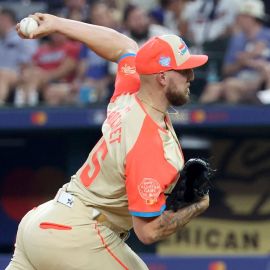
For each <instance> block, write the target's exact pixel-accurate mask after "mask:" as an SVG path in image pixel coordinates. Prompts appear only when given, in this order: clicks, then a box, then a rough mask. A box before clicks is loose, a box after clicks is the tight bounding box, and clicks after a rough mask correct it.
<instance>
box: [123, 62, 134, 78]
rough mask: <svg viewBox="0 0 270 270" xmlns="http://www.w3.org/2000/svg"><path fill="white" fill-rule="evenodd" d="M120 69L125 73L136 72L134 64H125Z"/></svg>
mask: <svg viewBox="0 0 270 270" xmlns="http://www.w3.org/2000/svg"><path fill="white" fill-rule="evenodd" d="M121 71H122V72H123V73H124V74H126V75H130V74H135V73H136V68H135V67H134V66H133V67H132V66H129V65H127V64H125V65H124V66H122V67H121Z"/></svg>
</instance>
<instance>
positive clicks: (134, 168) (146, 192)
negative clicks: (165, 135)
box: [126, 116, 178, 217]
mask: <svg viewBox="0 0 270 270" xmlns="http://www.w3.org/2000/svg"><path fill="white" fill-rule="evenodd" d="M159 132H164V131H160V129H159V128H158V127H157V125H156V124H154V123H153V121H152V120H151V119H150V118H149V116H146V118H145V120H144V123H143V126H142V129H141V131H140V134H139V136H138V138H137V141H136V143H135V144H134V146H133V148H132V149H131V150H130V152H129V153H128V154H127V157H126V191H127V196H128V208H129V211H130V213H131V215H133V216H140V217H154V216H159V215H160V214H161V213H162V212H163V211H164V210H165V195H164V191H165V190H166V189H167V187H168V186H169V185H170V184H171V183H172V182H174V181H175V178H176V176H177V174H178V172H177V170H176V168H174V167H173V166H172V165H171V164H170V163H168V162H167V160H166V159H165V156H164V150H163V142H162V139H161V136H160V134H159Z"/></svg>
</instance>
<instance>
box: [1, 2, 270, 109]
mask: <svg viewBox="0 0 270 270" xmlns="http://www.w3.org/2000/svg"><path fill="white" fill-rule="evenodd" d="M268 2H269V1H264V2H263V1H262V0H147V1H144V0H136V1H135V0H133V1H132V0H130V1H128V0H99V1H98V0H51V1H50V0H48V1H42V5H40V2H39V1H30V0H28V1H26V0H20V1H16V0H9V1H0V107H3V106H7V105H8V106H9V105H13V106H16V107H22V106H37V105H43V104H46V105H49V106H59V105H72V106H74V105H76V106H77V105H79V106H80V105H84V106H85V105H86V106H87V105H90V104H103V103H107V102H108V100H109V98H110V96H111V94H112V91H113V87H114V85H113V83H114V77H115V72H116V64H114V63H109V62H106V61H105V60H104V59H102V58H100V57H99V56H98V55H96V54H95V53H94V52H93V51H91V50H90V49H89V48H88V47H86V46H85V45H84V44H81V43H78V42H76V41H74V40H68V39H67V38H66V37H65V36H63V35H61V34H59V33H54V34H52V35H50V36H49V37H47V38H44V39H42V40H23V39H21V38H20V37H18V35H17V33H16V31H15V25H16V24H17V22H18V21H19V20H20V19H22V17H23V16H25V15H28V14H29V13H31V12H32V11H33V7H35V6H36V7H38V10H36V11H40V12H49V13H52V14H55V15H57V16H61V17H65V18H70V19H74V20H78V21H83V22H88V23H93V24H97V25H102V26H107V27H110V28H113V29H116V30H118V31H121V32H123V33H125V34H126V35H128V36H130V37H132V38H133V39H134V40H136V41H137V42H138V44H139V46H140V45H141V44H143V43H144V42H145V41H146V40H147V39H148V38H149V37H152V36H156V35H162V34H167V33H174V34H177V35H180V36H181V37H182V38H183V39H184V40H185V41H186V43H187V45H188V46H189V47H190V50H191V51H192V52H193V53H205V54H208V55H209V62H208V64H207V65H206V66H205V67H204V68H201V69H198V71H196V73H195V76H196V79H195V81H194V82H193V85H192V89H191V93H192V100H191V101H192V102H197V103H217V102H218V103H234V104H239V103H245V104H247V103H248V104H254V103H255V104H257V103H259V102H260V100H259V99H258V92H261V91H267V89H270V28H269V25H270V19H269V16H268V15H267V14H268V13H269V12H268V10H269V3H268ZM20 6H22V7H23V8H20ZM27 7H29V8H28V9H27ZM22 10H24V13H25V14H22ZM28 11H29V13H27V12H28ZM78 31H79V29H78Z"/></svg>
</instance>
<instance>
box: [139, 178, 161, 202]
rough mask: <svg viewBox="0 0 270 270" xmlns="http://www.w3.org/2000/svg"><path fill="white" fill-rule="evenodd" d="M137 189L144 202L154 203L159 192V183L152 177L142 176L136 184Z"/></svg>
mask: <svg viewBox="0 0 270 270" xmlns="http://www.w3.org/2000/svg"><path fill="white" fill-rule="evenodd" d="M138 190H139V193H140V195H141V197H142V198H143V199H144V200H145V203H146V204H155V203H156V202H157V199H158V197H159V194H160V193H161V186H160V183H159V182H158V181H157V180H155V179H153V178H144V179H143V180H142V182H141V183H140V184H139V185H138Z"/></svg>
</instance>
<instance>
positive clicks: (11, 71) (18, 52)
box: [0, 9, 37, 106]
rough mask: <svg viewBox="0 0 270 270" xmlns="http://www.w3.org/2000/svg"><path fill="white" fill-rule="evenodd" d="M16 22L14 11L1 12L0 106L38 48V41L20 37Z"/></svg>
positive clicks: (4, 10) (5, 10)
mask: <svg viewBox="0 0 270 270" xmlns="http://www.w3.org/2000/svg"><path fill="white" fill-rule="evenodd" d="M16 22H17V19H16V14H15V13H14V12H13V11H12V10H9V9H2V10H0V106H1V105H3V104H4V103H5V102H6V101H7V98H8V96H9V94H10V92H11V90H12V89H13V88H14V87H15V86H16V84H17V83H18V78H19V73H20V69H21V67H22V66H23V65H26V64H28V63H29V62H30V61H31V56H32V54H33V53H34V52H35V50H36V48H37V41H36V40H22V39H21V38H19V37H18V35H17V33H16V30H15V24H16Z"/></svg>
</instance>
